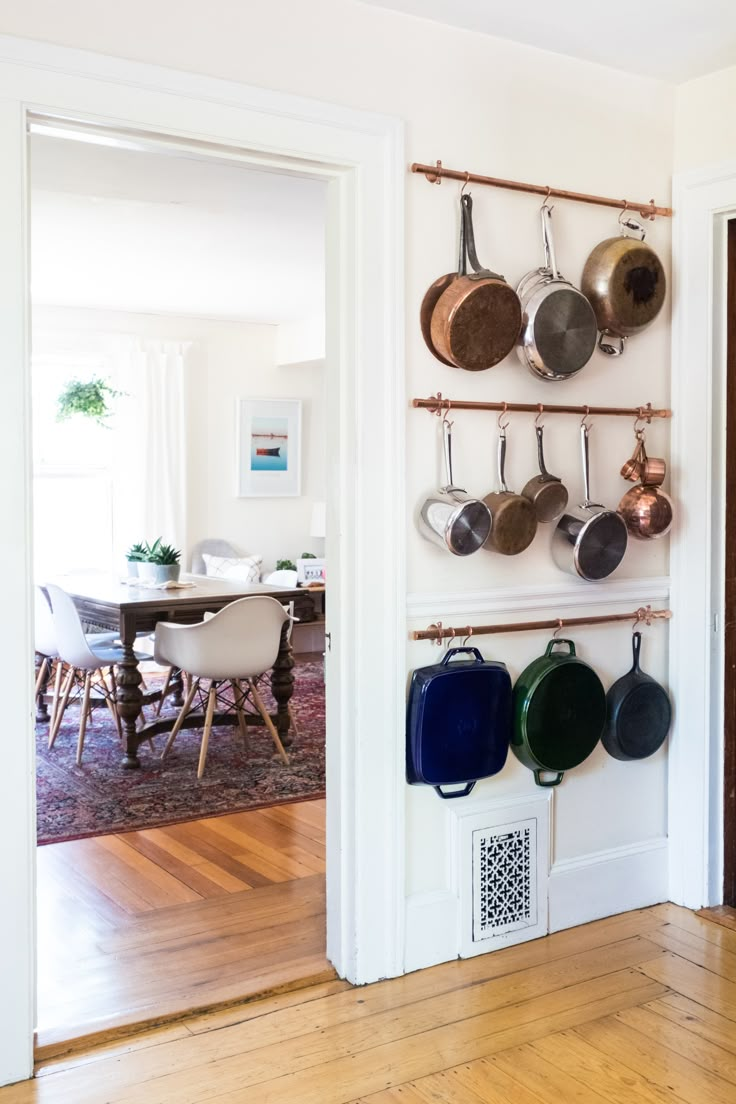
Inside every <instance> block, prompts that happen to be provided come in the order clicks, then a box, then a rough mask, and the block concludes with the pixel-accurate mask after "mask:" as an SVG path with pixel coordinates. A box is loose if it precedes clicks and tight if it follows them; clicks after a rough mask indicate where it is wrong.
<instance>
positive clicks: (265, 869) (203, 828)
mask: <svg viewBox="0 0 736 1104" xmlns="http://www.w3.org/2000/svg"><path fill="white" fill-rule="evenodd" d="M324 820H325V803H324V801H312V802H302V803H299V804H294V805H279V806H274V807H272V808H269V809H260V810H255V811H253V812H248V813H237V814H233V815H231V816H225V817H212V818H209V819H207V820H201V821H193V822H189V823H186V824H175V825H170V826H168V827H165V828H153V829H148V830H145V831H140V832H126V833H122V834H120V835H112V836H99V837H95V838H94V839H85V840H74V841H72V842H69V843H61V844H50V845H48V846H46V847H42V848H39V851H38V902H39V906H38V909H39V995H38V1007H39V1026H38V1037H37V1042H38V1053H39V1054H40V1055H42V1056H44V1055H45V1056H48V1055H50V1054H55V1053H59V1052H60V1051H64V1050H66V1049H67V1046H66V1045H65V1044H66V1043H67V1042H68V1040H70V1039H74V1038H77V1039H79V1038H80V1037H83V1038H85V1039H86V1040H87V1041H90V1039H92V1038H101V1037H106V1036H107V1035H109V1033H110V1032H112V1031H116V1030H119V1029H121V1028H122V1027H126V1028H129V1026H130V1025H140V1024H142V1023H148V1022H155V1021H158V1020H160V1019H162V1018H163V1017H167V1016H173V1015H181V1014H183V1013H188V1012H191V1011H192V1010H193V1009H202V1008H211V1007H217V1006H221V1005H222V1004H224V1003H228V1002H232V1001H233V1000H239V999H242V998H244V997H249V996H253V995H256V994H257V995H262V994H264V993H267V992H271V991H274V990H277V989H279V988H281V987H284V986H287V985H304V984H307V983H310V982H312V983H313V982H316V981H322V980H327V979H331V978H334V977H335V973H334V970H333V969H332V968H331V967H330V965H329V964H328V962H327V960H326V957H325V878H324V871H325V858H324V850H325V842H324V839H325V827H324Z"/></svg>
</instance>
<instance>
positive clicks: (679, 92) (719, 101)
mask: <svg viewBox="0 0 736 1104" xmlns="http://www.w3.org/2000/svg"><path fill="white" fill-rule="evenodd" d="M735 99H736V66H732V67H731V68H730V69H721V70H720V72H718V73H711V74H709V75H708V76H707V77H700V78H699V79H698V80H692V81H688V82H687V83H686V84H681V85H679V86H678V88H677V89H676V90H675V171H676V172H680V171H682V170H685V169H695V168H700V167H701V166H703V165H708V164H714V163H716V162H721V161H726V160H728V159H729V158H732V157H736V118H734V113H733V104H734V100H735Z"/></svg>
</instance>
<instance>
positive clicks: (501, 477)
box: [498, 429, 509, 494]
mask: <svg viewBox="0 0 736 1104" xmlns="http://www.w3.org/2000/svg"><path fill="white" fill-rule="evenodd" d="M498 487H499V490H501V491H503V492H504V493H505V494H508V493H509V489H508V487H507V486H506V431H505V430H503V429H502V430H501V432H500V433H499V435H498Z"/></svg>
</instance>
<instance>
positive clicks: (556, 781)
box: [534, 770, 564, 786]
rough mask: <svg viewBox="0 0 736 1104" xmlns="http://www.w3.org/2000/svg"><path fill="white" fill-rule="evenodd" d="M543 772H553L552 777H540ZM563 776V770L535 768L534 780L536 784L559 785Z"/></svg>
mask: <svg viewBox="0 0 736 1104" xmlns="http://www.w3.org/2000/svg"><path fill="white" fill-rule="evenodd" d="M543 774H553V775H554V778H548V779H547V780H546V781H545V780H544V779H543V778H542V775H543ZM563 778H564V771H543V770H535V772H534V781H535V782H536V783H537V785H538V786H559V784H560V782H561V781H562V779H563Z"/></svg>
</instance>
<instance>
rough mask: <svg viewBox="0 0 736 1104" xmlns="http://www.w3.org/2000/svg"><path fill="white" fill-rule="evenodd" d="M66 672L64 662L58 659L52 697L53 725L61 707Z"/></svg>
mask: <svg viewBox="0 0 736 1104" xmlns="http://www.w3.org/2000/svg"><path fill="white" fill-rule="evenodd" d="M63 674H64V664H63V662H62V660H60V659H57V660H56V671H55V672H54V696H53V698H52V699H51V726H52V727H53V725H54V722H55V720H56V711H57V709H58V708H59V696H60V694H61V680H62V677H63Z"/></svg>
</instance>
